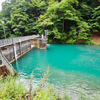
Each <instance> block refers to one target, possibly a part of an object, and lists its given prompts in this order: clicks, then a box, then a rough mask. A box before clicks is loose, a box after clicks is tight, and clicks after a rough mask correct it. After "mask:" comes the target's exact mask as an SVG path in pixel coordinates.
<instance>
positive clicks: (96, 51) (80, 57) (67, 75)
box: [13, 44, 100, 94]
mask: <svg viewBox="0 0 100 100" xmlns="http://www.w3.org/2000/svg"><path fill="white" fill-rule="evenodd" d="M99 60H100V47H96V46H88V45H66V44H63V45H62V44H51V45H49V46H48V48H47V50H38V49H37V48H35V49H33V50H31V51H30V52H28V53H27V54H26V55H24V56H23V57H22V58H20V59H18V61H17V62H14V63H13V66H14V67H15V69H16V70H17V72H18V73H19V74H20V76H21V78H22V79H23V80H24V81H25V80H26V81H27V80H28V79H29V77H30V74H31V73H32V71H33V70H34V83H35V84H37V83H39V81H40V79H41V77H42V75H43V73H44V71H46V70H47V68H48V66H49V72H50V74H51V75H50V77H49V83H51V84H54V85H55V87H56V88H58V89H59V88H60V89H67V91H68V92H71V93H73V94H75V93H76V92H78V91H80V89H83V90H84V91H83V90H82V91H83V92H84V93H87V94H92V93H95V92H100V63H99ZM24 77H26V79H25V78H24ZM26 83H27V82H26ZM61 87H62V88H61Z"/></svg>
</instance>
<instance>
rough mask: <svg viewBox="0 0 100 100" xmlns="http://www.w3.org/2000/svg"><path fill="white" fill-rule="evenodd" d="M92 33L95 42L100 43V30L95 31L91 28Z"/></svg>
mask: <svg viewBox="0 0 100 100" xmlns="http://www.w3.org/2000/svg"><path fill="white" fill-rule="evenodd" d="M91 33H92V34H93V36H92V39H93V41H94V42H95V44H100V31H99V32H93V30H91Z"/></svg>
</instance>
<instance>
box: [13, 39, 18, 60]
mask: <svg viewBox="0 0 100 100" xmlns="http://www.w3.org/2000/svg"><path fill="white" fill-rule="evenodd" d="M12 43H13V50H14V54H15V59H16V60H17V53H16V46H15V42H14V40H13V38H12Z"/></svg>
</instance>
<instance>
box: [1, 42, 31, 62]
mask: <svg viewBox="0 0 100 100" xmlns="http://www.w3.org/2000/svg"><path fill="white" fill-rule="evenodd" d="M14 46H15V48H16V54H17V57H18V56H20V55H22V54H23V53H24V52H26V51H27V50H29V49H31V40H27V41H23V42H18V43H15V44H11V45H7V46H4V47H1V49H2V54H4V55H5V57H6V58H7V60H8V61H9V62H11V61H12V60H14V59H15V51H14Z"/></svg>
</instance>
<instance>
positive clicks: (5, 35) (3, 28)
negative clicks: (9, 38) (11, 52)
mask: <svg viewBox="0 0 100 100" xmlns="http://www.w3.org/2000/svg"><path fill="white" fill-rule="evenodd" d="M3 30H4V36H5V39H6V33H5V27H4V24H3Z"/></svg>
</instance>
